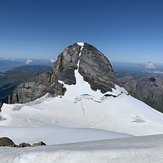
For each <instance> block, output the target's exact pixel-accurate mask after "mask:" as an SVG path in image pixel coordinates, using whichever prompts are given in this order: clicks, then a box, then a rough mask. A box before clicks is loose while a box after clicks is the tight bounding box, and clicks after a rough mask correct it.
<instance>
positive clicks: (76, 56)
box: [10, 42, 120, 103]
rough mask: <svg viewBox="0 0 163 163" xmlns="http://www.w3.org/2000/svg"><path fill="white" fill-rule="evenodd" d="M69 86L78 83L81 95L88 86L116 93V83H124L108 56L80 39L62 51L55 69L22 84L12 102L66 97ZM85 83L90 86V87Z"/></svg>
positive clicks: (92, 89)
mask: <svg viewBox="0 0 163 163" xmlns="http://www.w3.org/2000/svg"><path fill="white" fill-rule="evenodd" d="M79 78H80V80H79ZM77 82H78V83H77ZM79 83H80V84H79ZM83 83H84V84H83ZM66 85H67V86H73V85H78V87H75V91H76V92H78V93H77V95H78V96H79V95H80V93H82V94H87V91H86V90H88V87H89V89H91V91H92V92H97V91H99V92H100V93H102V94H104V93H107V92H108V91H110V92H112V91H113V89H115V86H116V85H120V84H119V82H118V80H117V79H116V77H115V75H114V71H113V69H112V66H111V64H110V62H109V60H108V58H107V57H105V56H104V54H103V53H102V52H100V51H99V50H98V49H97V48H95V47H94V46H92V45H90V44H88V43H86V42H78V43H75V44H73V45H70V46H68V47H66V48H65V49H64V50H63V52H62V53H61V54H59V56H58V59H57V61H56V62H55V63H54V66H53V68H52V72H48V73H44V74H42V75H41V76H39V77H38V79H37V80H36V81H34V82H32V83H26V84H22V85H20V86H19V87H18V88H17V89H16V90H15V91H14V93H13V96H12V99H10V101H11V103H15V102H20V103H24V102H29V101H31V100H35V99H37V98H39V97H41V96H43V95H44V94H46V93H51V94H53V95H55V96H57V95H59V96H63V95H64V94H65V92H66V91H68V88H67V87H66ZM85 85H88V86H86V87H87V89H85ZM70 89H71V88H70ZM29 92H30V93H29ZM32 92H35V93H34V94H33V93H32ZM27 99H28V100H27Z"/></svg>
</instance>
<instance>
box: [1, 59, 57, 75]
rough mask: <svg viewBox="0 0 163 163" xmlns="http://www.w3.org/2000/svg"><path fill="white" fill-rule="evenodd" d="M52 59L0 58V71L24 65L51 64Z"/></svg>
mask: <svg viewBox="0 0 163 163" xmlns="http://www.w3.org/2000/svg"><path fill="white" fill-rule="evenodd" d="M53 62H54V60H51V61H50V60H47V59H40V60H39V59H0V72H6V71H8V70H11V69H13V68H16V67H20V66H25V65H47V66H52V65H53Z"/></svg>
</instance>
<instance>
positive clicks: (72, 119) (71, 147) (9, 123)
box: [0, 48, 163, 163]
mask: <svg viewBox="0 0 163 163" xmlns="http://www.w3.org/2000/svg"><path fill="white" fill-rule="evenodd" d="M81 50H82V48H81ZM79 64H80V60H79V61H78V66H79ZM75 77H76V84H75V85H66V84H65V83H64V82H63V81H58V82H60V83H62V84H63V85H64V87H65V88H66V89H67V91H66V92H65V95H64V96H57V97H50V96H49V94H46V95H45V96H44V97H42V98H40V99H37V100H35V101H33V102H29V103H26V104H11V105H9V104H4V105H3V107H2V111H1V112H0V137H9V138H11V139H12V140H13V141H14V142H15V143H16V144H19V143H22V142H26V143H30V144H33V143H36V142H39V141H43V142H45V143H46V144H47V146H45V147H35V148H34V147H33V148H32V147H28V148H23V149H17V148H9V147H0V158H1V159H0V162H16V163H19V162H21V163H26V162H29V163H33V162H35V163H36V162H56V163H57V162H63V163H69V162H89V163H91V162H109V163H110V162H130V163H132V162H143V163H145V162H149V163H150V162H152V161H153V160H154V159H156V160H155V161H153V162H159V161H161V160H162V158H163V152H162V150H163V138H162V137H163V136H162V135H161V136H160V135H157V136H147V137H140V138H139V137H135V136H144V135H155V134H163V114H161V113H159V112H157V111H156V110H154V109H152V108H151V107H149V106H147V105H146V104H144V103H143V102H141V101H139V100H137V99H135V98H133V97H131V96H130V95H128V93H127V91H126V90H125V89H124V88H122V87H119V86H118V85H115V88H114V89H112V92H106V93H105V94H102V93H101V92H100V90H97V91H93V90H92V89H91V88H90V85H89V83H87V82H85V81H84V80H83V77H82V76H81V75H80V73H79V72H78V70H75ZM118 138H119V139H118ZM109 139H112V140H111V141H110V140H109ZM113 139H114V140H113ZM158 139H159V140H160V141H159V140H158ZM99 140H100V141H99ZM101 140H103V141H101ZM146 140H149V142H148V143H147V141H146ZM90 141H93V142H90ZM72 143H77V144H72ZM159 143H160V144H159ZM108 160H109V161H108ZM162 161H163V160H162ZM162 161H161V162H162Z"/></svg>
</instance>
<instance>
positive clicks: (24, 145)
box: [19, 142, 31, 148]
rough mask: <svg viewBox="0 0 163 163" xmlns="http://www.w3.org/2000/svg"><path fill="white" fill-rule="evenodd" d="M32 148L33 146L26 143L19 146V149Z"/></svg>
mask: <svg viewBox="0 0 163 163" xmlns="http://www.w3.org/2000/svg"><path fill="white" fill-rule="evenodd" d="M30 146H31V145H30V144H29V143H25V142H23V143H20V144H19V148H24V147H30Z"/></svg>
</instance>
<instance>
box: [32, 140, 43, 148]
mask: <svg viewBox="0 0 163 163" xmlns="http://www.w3.org/2000/svg"><path fill="white" fill-rule="evenodd" d="M43 145H46V144H45V143H44V142H42V141H40V142H38V143H34V144H33V147H36V146H43Z"/></svg>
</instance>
